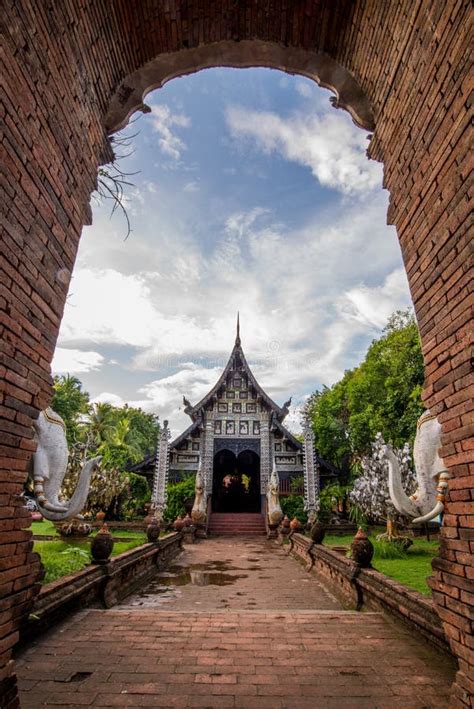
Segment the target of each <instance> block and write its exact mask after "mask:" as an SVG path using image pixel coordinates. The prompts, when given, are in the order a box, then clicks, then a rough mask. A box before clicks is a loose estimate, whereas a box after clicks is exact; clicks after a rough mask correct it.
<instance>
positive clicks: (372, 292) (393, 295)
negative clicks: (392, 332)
mask: <svg viewBox="0 0 474 709" xmlns="http://www.w3.org/2000/svg"><path fill="white" fill-rule="evenodd" d="M407 292H408V281H407V276H406V272H405V270H404V269H403V268H399V269H396V270H395V271H392V273H389V275H388V276H387V278H386V279H385V281H384V282H383V284H382V285H380V286H375V287H373V288H369V287H368V286H366V285H360V286H358V287H356V288H351V289H350V290H348V291H347V292H346V293H345V294H344V296H343V297H342V298H341V300H340V301H339V302H340V307H341V310H343V311H344V312H346V313H347V315H348V316H349V317H352V318H354V319H355V320H357V321H358V322H360V323H362V324H364V325H366V324H367V325H369V326H371V327H374V328H382V327H384V325H385V324H386V323H387V320H388V318H389V316H390V315H391V314H392V313H393V312H394V311H395V310H402V309H404V308H406V307H407Z"/></svg>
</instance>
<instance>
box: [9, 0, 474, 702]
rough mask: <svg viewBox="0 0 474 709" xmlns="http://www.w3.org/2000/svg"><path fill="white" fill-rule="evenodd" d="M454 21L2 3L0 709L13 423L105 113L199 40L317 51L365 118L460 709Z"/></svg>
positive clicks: (359, 13) (420, 4) (375, 7)
mask: <svg viewBox="0 0 474 709" xmlns="http://www.w3.org/2000/svg"><path fill="white" fill-rule="evenodd" d="M469 17H470V3H469V2H468V1H467V0H448V2H441V0H438V1H436V0H432V1H430V0H390V2H387V1H386V0H359V1H357V0H356V1H355V2H353V1H351V0H339V1H337V0H315V1H313V2H312V1H310V0H306V1H303V0H275V1H274V2H269V1H268V0H266V1H263V0H242V1H239V2H237V1H236V0H212V1H211V0H196V1H192V0H189V1H188V2H186V1H185V0H182V2H178V1H177V0H167V1H166V2H163V1H159V0H148V1H147V2H145V1H144V0H143V1H142V2H133V0H115V1H114V0H108V1H106V0H62V1H61V2H58V1H57V0H54V1H52V0H50V2H48V0H44V1H41V2H39V1H37V2H35V1H34V0H6V2H5V3H4V9H3V11H2V17H1V19H2V23H3V24H4V33H5V34H4V41H3V42H2V53H1V63H2V66H1V69H0V76H1V82H2V135H1V139H2V157H3V160H2V167H3V172H2V193H1V201H2V241H1V253H0V259H1V266H0V267H1V281H0V318H1V320H0V328H1V334H2V359H1V361H0V375H1V379H2V389H1V392H0V416H1V423H0V431H1V444H0V501H1V510H0V667H1V668H2V669H1V675H0V678H1V679H0V681H1V685H0V686H1V688H2V689H1V690H0V693H1V696H2V697H3V699H2V702H3V704H2V706H4V707H9V708H11V707H15V706H17V699H16V681H15V676H14V671H13V668H12V664H11V662H10V659H11V652H12V647H13V646H14V644H15V643H16V641H17V638H18V627H19V623H20V621H21V618H22V617H23V616H24V615H25V613H27V611H28V607H29V604H30V603H31V600H32V598H33V597H34V595H35V594H36V593H37V590H38V579H39V576H40V563H39V560H38V558H37V556H36V555H35V554H33V553H32V551H31V549H32V543H31V535H30V532H29V531H23V530H24V529H25V528H26V527H27V526H28V518H27V514H26V512H25V510H24V508H23V507H22V506H21V501H20V499H19V497H18V495H19V493H20V492H21V490H22V486H23V482H24V480H25V476H26V469H27V465H28V460H29V458H30V455H31V452H32V450H33V443H32V438H31V428H30V427H31V421H32V419H33V418H34V417H35V416H37V414H38V411H39V409H40V408H42V407H43V406H44V405H45V403H46V402H47V401H48V399H49V397H50V385H51V379H50V362H51V359H52V355H53V350H54V346H55V342H56V338H57V334H58V328H59V324H60V321H61V316H62V312H63V307H64V301H65V297H66V294H67V290H68V285H69V280H70V277H71V271H72V268H73V264H74V259H75V256H76V251H77V246H78V242H79V237H80V233H81V229H82V226H83V225H84V224H86V223H88V220H89V218H90V212H89V206H88V204H89V197H90V194H91V191H92V190H93V189H94V185H95V179H96V173H97V167H98V165H99V164H101V163H104V162H107V161H109V160H110V158H111V151H110V147H109V143H108V139H107V133H106V128H105V126H106V124H107V125H108V126H111V125H112V124H111V123H110V115H109V114H110V109H111V106H112V105H114V106H117V105H118V106H120V105H123V104H124V103H126V100H127V96H128V97H129V96H130V92H131V91H132V88H133V81H134V78H133V77H135V79H136V78H137V76H138V78H140V72H141V71H142V70H143V71H145V70H146V69H147V67H145V65H146V64H147V62H151V61H152V60H155V61H156V60H157V58H160V57H161V58H163V57H165V59H166V57H167V56H170V57H171V56H172V54H173V56H174V57H176V56H178V57H184V58H185V64H186V67H187V68H186V69H183V70H181V71H182V72H183V71H185V70H186V71H190V70H192V69H193V68H194V69H197V68H199V67H200V66H202V65H203V63H202V61H201V53H202V51H206V47H207V48H209V51H210V54H209V55H208V58H207V64H206V62H205V65H208V64H209V63H214V64H219V63H224V64H225V63H229V62H231V63H232V64H234V65H236V66H239V65H241V66H243V65H250V64H254V65H256V66H257V65H259V64H260V65H273V66H278V67H279V68H282V69H288V70H291V71H295V61H296V62H298V61H301V67H297V69H296V70H301V71H302V72H303V73H308V71H307V67H306V65H305V63H304V62H305V61H306V59H305V57H306V58H307V57H308V56H311V54H312V53H314V52H318V53H323V56H324V57H327V58H331V59H332V60H334V61H333V62H332V64H331V67H332V68H331V70H330V71H331V72H332V74H331V75H332V80H331V81H326V82H325V81H324V80H323V78H322V77H321V81H322V82H323V83H328V84H329V85H333V86H335V87H338V91H340V95H341V101H340V103H341V104H342V105H348V104H349V108H350V101H344V100H343V94H344V90H343V86H342V85H344V86H349V89H348V94H350V95H351V96H354V95H355V94H357V91H356V92H355V94H354V90H353V89H354V87H353V86H350V81H349V79H350V75H351V76H352V77H353V80H355V81H353V80H352V79H351V80H352V81H353V84H354V85H355V86H357V84H358V90H360V92H361V93H362V94H363V95H365V98H366V101H367V104H368V105H370V106H371V107H372V110H373V115H374V117H375V131H374V135H373V138H372V140H371V142H370V145H369V154H370V156H371V157H372V158H373V159H376V160H379V161H381V162H383V164H384V173H385V186H386V187H387V189H388V190H390V196H391V202H390V208H389V221H390V222H391V223H393V224H395V225H396V228H397V231H398V235H399V239H400V245H401V249H402V253H403V258H404V261H405V266H406V270H407V273H408V278H409V282H410V288H411V292H412V296H413V300H414V303H415V308H416V313H417V317H418V321H419V325H420V330H421V334H422V339H423V351H424V356H425V364H426V385H425V400H426V403H427V405H428V406H429V407H430V408H431V409H432V410H433V411H435V412H436V413H437V414H438V415H439V416H440V420H441V421H442V423H443V430H444V439H443V440H444V448H443V455H444V458H445V460H446V462H447V464H448V465H449V469H450V471H451V473H452V475H453V479H452V480H451V483H450V493H449V503H448V506H447V515H446V517H445V525H444V529H443V546H442V553H441V557H440V559H438V560H437V561H436V562H435V565H434V566H435V575H434V579H433V584H432V585H433V592H434V598H435V601H436V604H437V608H438V611H439V614H440V616H441V618H442V619H443V621H444V627H445V631H446V633H447V635H448V637H449V638H450V642H451V645H452V648H453V651H454V652H455V653H456V655H457V657H458V659H459V668H460V669H459V673H458V676H457V683H456V685H455V687H454V689H453V692H454V698H453V701H454V703H456V704H457V705H462V704H468V702H469V698H468V692H469V670H470V667H471V668H472V653H473V635H472V625H471V622H472V621H471V619H472V605H473V598H474V595H473V593H472V581H473V577H474V564H473V561H472V555H471V552H472V545H473V544H474V515H473V514H472V498H473V494H474V493H473V477H472V472H473V458H474V454H473V443H472V441H473V436H472V434H473V424H472V418H473V417H472V409H473V403H472V402H473V393H474V392H473V388H472V383H471V382H470V381H469V376H470V369H469V367H470V362H469V355H470V353H469V342H468V326H469V324H470V312H471V310H470V309H471V306H472V289H471V287H470V286H471V281H470V273H471V272H470V261H469V259H470V257H471V256H472V253H471V251H470V246H471V245H470V243H469V232H468V229H469V226H470V224H469V212H468V209H469V201H468V198H469V189H470V187H471V182H470V177H469V168H470V157H469V153H468V120H469V111H470V97H469V91H470V89H471V86H470V83H469V81H470V80H469V68H470V66H469V55H468V41H469ZM245 40H247V41H245ZM249 42H252V44H250V45H249ZM229 45H232V49H229ZM249 46H250V50H249ZM252 47H253V48H254V49H253V50H252ZM267 50H268V51H267ZM300 50H301V51H302V50H306V51H305V52H302V53H301V51H300ZM299 51H300V53H298V52H299ZM249 52H250V54H249ZM266 52H267V53H266ZM274 52H276V53H277V54H278V56H279V57H280V59H279V60H278V61H277V60H275V59H274V58H273V57H274V56H275V55H274ZM295 52H296V53H295ZM226 53H230V54H231V55H232V58H231V59H230V58H229V56H230V55H227V54H226ZM285 56H287V57H288V62H287V63H286V61H285ZM209 57H211V58H210V59H209ZM226 57H227V58H226ZM282 57H283V59H281V58H282ZM299 57H301V60H300V59H299ZM176 61H177V62H178V63H177V64H175V65H174V66H175V67H176V66H178V67H179V60H176ZM328 61H330V60H329V59H328ZM335 62H337V64H336V63H335ZM338 65H339V66H340V67H341V71H340V73H338V71H337V67H338ZM153 66H154V65H151V69H150V65H148V71H151V73H152V74H153V71H154V69H153ZM335 67H336V69H335ZM157 71H158V70H157ZM176 71H178V73H179V68H178V69H175V73H176ZM165 73H166V72H165ZM132 75H133V76H132ZM169 75H170V76H171V75H173V71H172V68H171V69H170V72H169ZM157 77H158V74H157ZM348 77H349V79H348ZM161 80H162V76H161V75H160V77H158V80H155V82H153V81H150V82H149V84H148V85H149V86H151V85H153V83H155V84H157V83H159V82H160V81H161ZM359 99H360V96H359V97H357V96H356V97H355V99H354V100H355V101H356V103H357V101H359V104H360V100H359ZM362 103H363V102H362ZM354 113H355V114H357V110H355V109H354V111H353V115H354ZM361 122H362V123H364V121H361ZM366 123H367V122H366ZM366 123H365V124H366ZM367 238H371V236H370V234H368V235H367ZM471 243H472V242H471ZM469 384H471V390H470V391H469Z"/></svg>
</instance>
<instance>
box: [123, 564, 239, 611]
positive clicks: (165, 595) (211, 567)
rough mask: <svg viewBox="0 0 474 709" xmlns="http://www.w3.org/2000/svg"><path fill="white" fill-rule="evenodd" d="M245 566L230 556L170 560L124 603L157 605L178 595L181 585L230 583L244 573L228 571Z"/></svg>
mask: <svg viewBox="0 0 474 709" xmlns="http://www.w3.org/2000/svg"><path fill="white" fill-rule="evenodd" d="M248 570H249V569H242V568H240V567H238V566H233V565H232V563H231V561H230V560H226V561H209V562H207V563H205V564H173V565H172V566H169V567H168V568H167V569H166V571H162V572H160V573H158V574H157V575H156V577H155V578H154V579H153V581H151V582H150V583H149V584H148V585H147V586H146V587H145V588H143V589H142V590H140V591H138V593H135V594H133V595H132V596H130V597H129V599H127V600H126V601H125V603H124V605H127V606H148V605H161V603H167V602H169V601H172V600H174V599H176V598H178V597H179V596H180V595H181V594H182V591H181V590H180V587H181V586H189V585H192V586H231V585H232V584H234V583H235V582H236V581H237V580H238V579H243V578H247V576H248V574H244V573H240V574H236V573H231V572H235V571H248Z"/></svg>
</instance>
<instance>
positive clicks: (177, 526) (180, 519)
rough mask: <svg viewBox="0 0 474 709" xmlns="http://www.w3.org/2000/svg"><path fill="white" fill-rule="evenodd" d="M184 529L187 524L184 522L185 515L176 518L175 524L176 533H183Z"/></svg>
mask: <svg viewBox="0 0 474 709" xmlns="http://www.w3.org/2000/svg"><path fill="white" fill-rule="evenodd" d="M184 527H185V522H184V517H183V515H180V516H179V517H176V519H175V521H174V522H173V529H174V530H175V531H176V532H181V531H182V530H183V529H184Z"/></svg>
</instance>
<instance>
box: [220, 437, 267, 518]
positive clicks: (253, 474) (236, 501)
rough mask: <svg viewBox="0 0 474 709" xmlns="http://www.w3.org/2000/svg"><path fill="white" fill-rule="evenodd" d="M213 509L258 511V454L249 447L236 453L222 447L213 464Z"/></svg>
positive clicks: (222, 510) (240, 511)
mask: <svg viewBox="0 0 474 709" xmlns="http://www.w3.org/2000/svg"><path fill="white" fill-rule="evenodd" d="M212 509H213V512H224V513H225V512H232V513H244V512H260V456H259V455H258V454H257V453H255V452H254V451H251V450H243V451H241V452H240V453H239V454H238V455H235V453H233V452H232V451H230V450H227V449H224V450H221V451H219V452H218V453H216V455H215V456H214V463H213V484H212Z"/></svg>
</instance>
